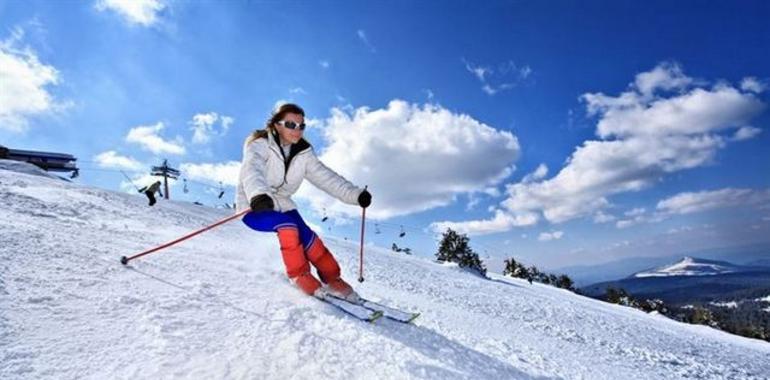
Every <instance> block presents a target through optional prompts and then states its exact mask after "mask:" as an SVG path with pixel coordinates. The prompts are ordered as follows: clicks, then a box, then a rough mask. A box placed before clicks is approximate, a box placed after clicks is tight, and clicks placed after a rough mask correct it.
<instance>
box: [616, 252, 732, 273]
mask: <svg viewBox="0 0 770 380" xmlns="http://www.w3.org/2000/svg"><path fill="white" fill-rule="evenodd" d="M743 270H744V268H743V267H741V266H738V265H734V264H730V263H728V262H725V261H714V260H705V259H699V258H695V257H689V256H685V257H683V258H682V259H681V260H679V261H677V262H675V263H673V264H669V265H665V266H662V267H658V268H654V269H648V270H645V271H642V272H638V273H635V274H633V275H632V276H631V277H669V276H713V275H717V274H726V273H735V272H741V271H743Z"/></svg>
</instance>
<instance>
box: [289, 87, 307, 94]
mask: <svg viewBox="0 0 770 380" xmlns="http://www.w3.org/2000/svg"><path fill="white" fill-rule="evenodd" d="M289 93H290V94H307V92H306V91H305V89H304V88H302V87H293V88H290V89H289Z"/></svg>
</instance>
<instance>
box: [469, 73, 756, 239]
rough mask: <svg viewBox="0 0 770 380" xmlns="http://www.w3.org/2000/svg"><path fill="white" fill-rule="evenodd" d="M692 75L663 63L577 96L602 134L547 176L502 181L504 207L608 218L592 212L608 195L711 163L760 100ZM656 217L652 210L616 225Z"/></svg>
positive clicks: (556, 218)
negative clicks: (622, 86)
mask: <svg viewBox="0 0 770 380" xmlns="http://www.w3.org/2000/svg"><path fill="white" fill-rule="evenodd" d="M696 82H698V81H695V80H693V79H690V78H687V77H685V76H684V74H683V73H682V72H681V69H679V68H678V66H676V65H671V64H662V65H660V66H658V67H656V68H655V69H653V70H652V71H650V72H648V73H641V74H639V75H637V76H636V80H635V81H634V83H632V84H631V86H630V87H629V90H628V91H626V92H623V93H621V94H620V95H618V96H617V97H612V96H607V95H603V94H585V95H583V96H582V99H583V100H584V101H586V104H587V108H588V111H589V113H591V114H593V115H597V116H599V121H598V124H597V135H598V136H599V137H600V138H603V139H601V140H591V141H585V142H583V144H582V145H581V146H578V147H577V148H576V149H575V151H574V152H573V153H572V155H571V157H570V158H569V159H568V160H567V163H566V165H565V167H563V168H562V169H561V170H560V171H559V172H558V173H557V174H556V175H555V176H554V177H552V178H550V179H543V180H535V179H534V176H527V177H525V179H523V180H522V181H521V182H519V183H514V184H510V185H507V193H508V195H509V197H508V199H506V200H504V201H503V202H502V206H503V208H504V210H505V211H506V213H508V214H510V215H512V216H514V217H516V216H521V215H530V214H532V213H536V215H538V217H539V216H540V215H542V216H543V217H544V218H545V219H546V220H548V221H549V222H552V223H561V222H565V221H568V220H571V219H575V218H579V217H585V216H589V215H594V220H595V221H596V220H599V221H609V219H608V218H606V217H603V216H602V217H597V216H596V213H597V212H598V211H601V210H602V209H604V208H605V207H607V206H609V204H610V203H609V201H608V197H610V196H612V195H615V194H619V193H625V192H633V191H639V190H642V189H645V188H648V187H649V186H652V185H653V184H655V183H656V182H657V181H659V180H660V179H661V178H662V177H664V176H665V175H667V174H668V173H673V172H677V171H681V170H685V169H690V168H695V167H699V166H703V165H705V164H708V163H710V162H713V160H714V157H715V155H716V153H717V151H718V150H719V149H721V148H723V147H724V146H726V145H727V143H729V142H731V141H733V140H732V139H731V138H730V137H728V136H726V135H725V134H726V133H729V132H730V131H731V130H736V129H737V130H739V129H740V128H742V127H746V125H745V124H746V123H748V122H749V121H750V120H751V119H752V118H753V117H755V116H756V115H758V114H759V113H760V112H761V111H762V110H763V109H764V108H765V105H764V104H763V103H761V102H760V101H759V100H757V98H756V97H755V96H754V95H753V94H752V93H746V92H741V91H740V90H737V89H735V88H733V87H730V86H728V85H725V84H720V85H717V86H714V87H713V88H711V89H705V88H691V86H694V85H695V84H696ZM698 83H699V82H698ZM672 90H676V91H672ZM661 91H664V93H661ZM750 131H751V130H750ZM743 133H744V134H745V132H743ZM658 220H660V217H659V216H658V215H654V216H652V217H648V218H641V219H640V220H631V221H630V222H629V221H621V222H618V224H617V225H618V226H628V225H629V224H630V223H638V222H640V221H658ZM468 223H470V222H468Z"/></svg>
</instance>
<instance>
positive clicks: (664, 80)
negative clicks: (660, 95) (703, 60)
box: [634, 62, 693, 97]
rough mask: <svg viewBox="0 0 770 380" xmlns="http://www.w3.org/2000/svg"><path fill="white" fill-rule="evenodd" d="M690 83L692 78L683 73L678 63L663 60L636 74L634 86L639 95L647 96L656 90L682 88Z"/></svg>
mask: <svg viewBox="0 0 770 380" xmlns="http://www.w3.org/2000/svg"><path fill="white" fill-rule="evenodd" d="M692 83H693V79H692V78H690V77H688V76H686V75H684V73H683V72H682V68H681V67H680V66H679V65H677V64H675V63H670V62H664V63H661V64H660V65H658V66H657V67H655V68H654V69H652V70H650V71H647V72H643V73H639V74H637V75H636V79H635V80H634V87H635V88H636V89H637V90H638V92H639V93H640V94H641V95H643V96H647V97H649V96H652V95H653V94H654V93H655V92H656V91H658V90H666V91H668V90H684V89H685V88H687V86H689V85H690V84H692Z"/></svg>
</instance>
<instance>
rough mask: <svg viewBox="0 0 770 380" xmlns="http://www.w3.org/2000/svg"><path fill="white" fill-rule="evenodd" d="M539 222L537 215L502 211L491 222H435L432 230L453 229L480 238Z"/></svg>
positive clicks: (496, 213)
mask: <svg viewBox="0 0 770 380" xmlns="http://www.w3.org/2000/svg"><path fill="white" fill-rule="evenodd" d="M536 222H537V215H535V214H521V215H516V216H513V215H510V214H507V213H505V212H503V211H501V210H496V211H495V216H494V217H493V218H492V219H489V220H473V221H469V222H449V221H443V222H435V223H432V224H431V226H430V228H431V230H433V231H435V232H442V231H446V229H447V228H451V229H453V230H455V231H457V232H459V233H464V234H467V235H468V236H479V235H486V234H493V233H498V232H503V231H508V230H510V229H511V228H513V227H520V226H530V225H533V224H535V223H536Z"/></svg>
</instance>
